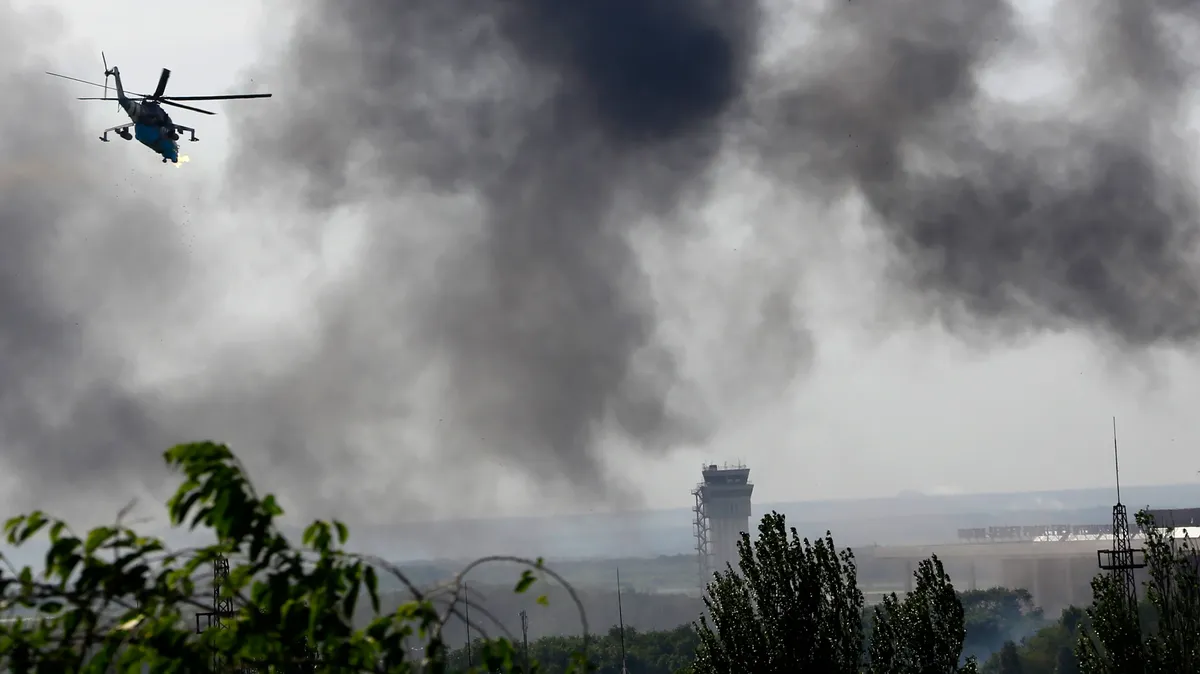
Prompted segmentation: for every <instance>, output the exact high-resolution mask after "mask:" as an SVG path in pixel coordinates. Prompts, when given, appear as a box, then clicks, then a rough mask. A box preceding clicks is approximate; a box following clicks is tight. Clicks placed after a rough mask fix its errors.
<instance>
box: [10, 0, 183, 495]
mask: <svg viewBox="0 0 1200 674" xmlns="http://www.w3.org/2000/svg"><path fill="white" fill-rule="evenodd" d="M38 18H39V19H42V18H44V17H38ZM39 25H45V23H39V22H37V21H34V20H32V19H26V18H25V17H22V16H21V15H18V14H15V13H14V12H13V10H10V9H9V8H8V7H7V4H6V3H3V2H0V86H3V87H4V90H5V91H8V92H12V94H13V96H12V101H11V103H12V104H11V105H6V106H4V108H3V110H0V130H2V133H0V447H2V449H0V461H2V463H3V466H4V467H3V471H2V472H3V482H5V483H7V484H6V486H7V487H9V489H10V491H8V492H7V496H8V497H9V498H10V499H11V498H12V497H13V496H14V494H19V495H20V496H19V497H18V499H21V498H23V499H24V502H25V504H26V505H32V506H34V507H44V506H46V505H47V503H48V502H50V501H54V500H58V499H62V498H64V497H66V498H69V499H78V500H79V501H85V500H86V499H87V498H89V497H95V496H97V495H102V494H109V493H110V490H112V489H113V488H114V486H117V485H119V486H120V488H121V489H122V490H124V491H126V492H128V490H129V489H130V488H131V487H133V486H134V485H131V484H130V482H131V480H130V477H131V476H130V474H129V473H128V471H129V469H130V467H131V466H135V467H138V470H136V471H135V472H134V473H133V474H132V478H133V480H132V481H137V480H139V479H140V478H148V479H149V478H151V476H152V477H154V478H160V477H161V472H160V473H155V470H154V469H155V467H156V466H160V465H161V461H160V460H159V458H158V457H159V456H160V455H161V452H162V450H163V449H164V448H165V447H167V446H168V445H170V444H172V443H173V442H176V441H178V438H176V437H174V436H172V434H170V433H169V432H167V431H166V430H165V428H164V427H163V425H162V424H161V423H160V420H159V419H157V418H156V416H155V414H154V410H153V409H152V407H151V406H149V405H147V403H146V401H145V400H144V399H143V398H142V397H141V396H140V395H138V394H137V393H136V392H135V391H134V389H133V388H132V387H131V386H130V385H129V384H130V381H129V373H128V371H127V364H126V359H127V357H128V353H127V352H126V351H125V349H124V348H123V346H122V345H121V344H118V343H116V342H115V340H111V339H108V338H106V337H105V335H108V334H111V333H110V332H109V331H110V329H111V328H112V327H113V326H114V325H115V324H116V323H118V322H120V321H122V320H124V319H129V321H130V326H131V327H133V328H135V329H136V328H140V327H142V326H144V325H146V324H152V323H154V322H155V317H156V316H157V317H162V316H164V315H165V314H166V312H169V311H170V310H171V308H172V307H173V306H174V303H175V301H176V300H179V299H181V298H182V294H181V293H180V292H179V284H178V279H181V278H185V277H186V276H187V274H188V268H189V265H188V261H187V259H186V257H185V256H184V255H183V251H182V248H181V247H180V246H179V245H178V241H177V240H176V238H175V237H174V235H173V234H170V233H169V231H170V230H169V229H168V228H164V227H163V226H162V223H163V221H164V213H163V212H162V210H161V209H159V208H158V207H157V206H156V205H155V204H154V203H152V202H149V201H147V200H144V199H141V198H138V197H136V196H132V195H131V192H133V191H135V190H136V189H137V184H136V182H133V181H129V180H125V176H124V175H122V174H124V173H125V172H124V171H122V172H120V173H116V172H113V171H111V170H110V169H111V167H105V166H102V165H96V166H87V165H85V164H84V163H83V162H81V161H80V159H79V147H80V145H79V144H80V143H82V142H84V141H83V139H86V138H91V137H93V134H91V133H90V132H88V133H84V129H83V127H82V125H81V123H80V119H79V117H78V115H77V112H78V108H77V107H75V106H71V105H70V103H73V102H74V101H70V100H67V99H66V97H65V96H64V95H63V92H62V91H61V90H60V89H59V90H56V88H55V87H53V86H51V84H50V82H48V81H45V80H48V79H49V78H47V77H46V76H44V75H42V74H41V73H42V71H43V70H46V69H48V65H49V64H48V62H46V61H44V60H43V59H41V58H39V57H38V56H37V55H36V54H33V53H27V52H25V51H23V50H22V48H21V47H22V44H23V40H24V39H25V38H30V37H31V38H33V40H36V41H39V42H40V43H41V44H42V45H43V47H44V48H45V49H47V50H50V49H52V48H53V45H54V44H55V43H54V42H53V40H52V38H51V36H48V35H40V34H39V32H38V30H37V27H38V26H39ZM34 36H36V37H34ZM48 38H51V39H48Z"/></svg>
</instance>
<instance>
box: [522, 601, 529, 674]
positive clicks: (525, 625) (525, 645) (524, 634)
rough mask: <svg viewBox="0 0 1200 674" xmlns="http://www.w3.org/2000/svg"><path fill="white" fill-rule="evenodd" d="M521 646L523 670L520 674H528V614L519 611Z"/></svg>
mask: <svg viewBox="0 0 1200 674" xmlns="http://www.w3.org/2000/svg"><path fill="white" fill-rule="evenodd" d="M521 644H522V649H523V650H524V655H523V656H522V660H524V661H525V668H524V669H523V670H521V671H522V674H529V613H527V612H525V611H521Z"/></svg>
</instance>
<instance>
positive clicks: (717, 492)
mask: <svg viewBox="0 0 1200 674" xmlns="http://www.w3.org/2000/svg"><path fill="white" fill-rule="evenodd" d="M702 475H703V476H704V481H703V482H701V483H700V484H698V485H696V488H695V489H694V490H693V491H692V495H693V496H695V497H696V506H695V507H694V508H693V509H692V512H693V513H695V516H696V517H695V520H694V522H693V526H694V530H695V535H696V554H697V557H698V561H699V567H700V568H699V571H700V585H701V587H704V586H705V585H706V584H707V583H708V581H709V580H711V579H712V573H713V572H714V571H724V570H725V565H726V564H731V565H732V566H733V568H734V569H737V565H738V551H737V544H738V541H739V540H740V539H741V536H742V532H750V531H751V529H750V495H751V494H752V493H753V492H754V485H753V484H752V483H751V482H750V469H749V468H747V467H745V466H743V465H737V466H717V465H716V464H709V465H707V466H705V467H704V468H703V470H702Z"/></svg>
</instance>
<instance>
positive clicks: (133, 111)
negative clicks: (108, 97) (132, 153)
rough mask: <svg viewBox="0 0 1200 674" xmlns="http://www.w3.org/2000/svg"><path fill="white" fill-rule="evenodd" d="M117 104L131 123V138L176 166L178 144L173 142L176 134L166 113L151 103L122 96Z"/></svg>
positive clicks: (176, 136) (157, 105)
mask: <svg viewBox="0 0 1200 674" xmlns="http://www.w3.org/2000/svg"><path fill="white" fill-rule="evenodd" d="M121 93H122V94H123V93H124V92H121ZM118 103H119V104H120V105H121V108H122V109H124V110H125V114H127V115H129V119H130V121H132V122H133V137H134V138H136V139H137V141H138V142H139V143H141V144H142V145H145V146H146V147H148V148H150V149H151V150H154V151H155V152H157V153H158V154H160V155H162V157H163V159H165V160H167V161H170V162H172V163H175V164H178V163H179V143H177V142H176V141H175V139H176V138H178V134H176V133H175V122H174V121H172V120H171V116H170V115H168V114H167V111H166V110H163V109H162V106H160V105H159V104H157V103H155V102H153V101H135V100H133V99H131V98H126V97H125V96H123V95H121V96H120V100H119V101H118Z"/></svg>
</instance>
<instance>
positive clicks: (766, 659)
mask: <svg viewBox="0 0 1200 674" xmlns="http://www.w3.org/2000/svg"><path fill="white" fill-rule="evenodd" d="M738 552H739V554H740V562H739V570H740V573H739V572H735V571H733V570H726V571H723V572H720V573H717V574H714V580H713V582H712V583H710V584H709V586H708V592H707V596H706V597H705V601H704V603H705V605H706V606H707V608H708V613H709V616H707V617H704V616H702V617H701V618H700V623H699V625H698V626H697V629H698V630H699V632H700V641H701V646H700V650H699V652H698V653H697V656H696V665H695V669H694V671H695V672H696V674H716V673H718V672H720V673H722V674H724V673H725V672H730V671H744V672H768V671H812V672H827V673H829V674H838V673H841V672H847V673H849V672H857V671H858V666H859V663H860V661H861V658H862V650H863V648H862V622H861V615H862V610H863V596H862V592H861V591H859V589H858V587H857V584H856V577H855V567H854V557H853V555H852V554H851V553H850V551H849V550H846V551H843V552H838V550H837V548H836V547H835V546H834V544H833V539H832V538H831V537H830V536H828V535H827V536H826V537H825V538H824V539H821V540H818V541H817V542H816V543H810V542H809V541H808V539H804V540H803V541H802V540H800V537H799V535H798V534H797V533H796V530H795V529H791V530H790V536H789V530H788V528H787V526H786V524H785V522H784V517H783V515H781V514H779V513H771V514H769V515H766V516H764V517H763V519H762V522H761V524H760V525H759V528H758V540H757V541H754V542H753V543H751V541H750V537H749V535H747V534H744V533H743V534H742V540H741V541H740V542H739V543H738ZM710 620H711V622H710Z"/></svg>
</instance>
